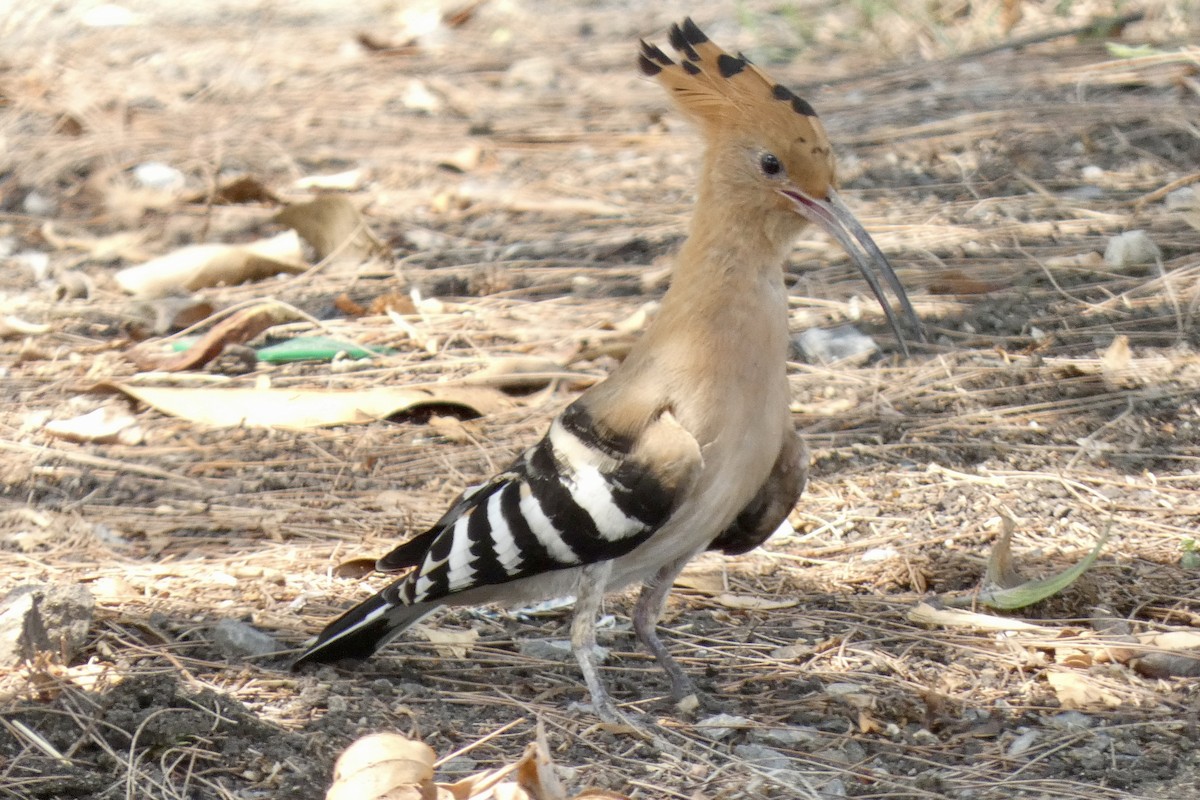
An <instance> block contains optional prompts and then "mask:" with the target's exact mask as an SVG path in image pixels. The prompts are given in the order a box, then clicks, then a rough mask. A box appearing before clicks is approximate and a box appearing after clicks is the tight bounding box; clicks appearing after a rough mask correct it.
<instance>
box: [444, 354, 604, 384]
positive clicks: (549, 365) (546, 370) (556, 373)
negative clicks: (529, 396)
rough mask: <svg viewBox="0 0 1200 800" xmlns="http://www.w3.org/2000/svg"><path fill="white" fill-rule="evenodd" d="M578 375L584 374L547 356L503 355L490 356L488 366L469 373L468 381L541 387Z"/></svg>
mask: <svg viewBox="0 0 1200 800" xmlns="http://www.w3.org/2000/svg"><path fill="white" fill-rule="evenodd" d="M575 377H582V376H580V375H578V374H577V373H575V372H573V371H571V370H568V369H566V368H565V367H563V366H562V365H561V364H559V363H558V362H557V361H552V360H550V359H548V358H539V357H537V356H501V357H498V358H492V359H489V361H488V363H487V366H485V367H484V368H483V369H481V370H479V371H478V372H473V373H471V374H470V375H468V376H467V377H466V378H465V381H466V382H467V383H469V384H471V385H473V386H495V387H496V388H498V389H540V388H542V387H544V386H547V385H549V384H550V382H551V381H552V380H558V379H561V378H575Z"/></svg>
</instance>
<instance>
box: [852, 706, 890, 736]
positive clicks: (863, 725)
mask: <svg viewBox="0 0 1200 800" xmlns="http://www.w3.org/2000/svg"><path fill="white" fill-rule="evenodd" d="M884 728H885V726H884V724H883V723H882V722H880V721H879V720H877V719H875V718H874V717H872V716H871V715H870V714H868V713H867V710H866V709H862V710H860V711H859V712H858V731H859V733H880V732H882V731H883V730H884Z"/></svg>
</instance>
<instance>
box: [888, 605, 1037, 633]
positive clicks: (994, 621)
mask: <svg viewBox="0 0 1200 800" xmlns="http://www.w3.org/2000/svg"><path fill="white" fill-rule="evenodd" d="M906 616H907V617H908V619H909V620H910V621H911V622H916V623H918V624H921V625H933V626H937V627H942V628H971V629H972V630H977V631H1034V632H1037V633H1048V634H1051V635H1053V634H1054V633H1056V631H1055V630H1054V629H1052V628H1046V627H1043V626H1041V625H1034V624H1033V623H1031V622H1025V621H1024V620H1019V619H1008V618H1007V617H998V616H996V615H995V614H979V613H976V612H974V611H966V610H964V609H961V608H934V607H933V606H931V605H929V604H928V603H918V604H917V607H916V608H914V609H913V610H912V611H909V612H908V614H907V615H906Z"/></svg>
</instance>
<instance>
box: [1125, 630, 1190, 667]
mask: <svg viewBox="0 0 1200 800" xmlns="http://www.w3.org/2000/svg"><path fill="white" fill-rule="evenodd" d="M1137 638H1138V641H1139V642H1140V643H1141V644H1142V645H1144V646H1146V647H1152V648H1156V650H1157V652H1155V651H1151V652H1139V653H1138V654H1137V658H1135V659H1133V660H1132V661H1131V662H1130V665H1131V666H1132V667H1133V668H1134V669H1135V670H1137V671H1138V672H1139V673H1140V674H1142V675H1145V676H1147V677H1151V678H1172V677H1174V678H1194V677H1197V676H1200V631H1167V632H1166V633H1144V634H1142V635H1140V636H1138V637H1137Z"/></svg>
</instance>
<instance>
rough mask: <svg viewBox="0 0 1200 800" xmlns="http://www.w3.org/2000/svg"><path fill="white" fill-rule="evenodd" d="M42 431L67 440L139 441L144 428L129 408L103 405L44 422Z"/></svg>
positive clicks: (131, 442) (101, 441) (119, 442)
mask: <svg viewBox="0 0 1200 800" xmlns="http://www.w3.org/2000/svg"><path fill="white" fill-rule="evenodd" d="M43 429H44V430H45V431H46V433H48V434H50V435H51V436H55V437H57V438H59V439H66V440H67V441H69V442H100V443H102V444H113V443H116V444H125V445H136V444H141V443H142V439H143V438H144V437H145V432H144V431H143V430H142V429H141V427H139V426H138V424H137V419H136V418H135V417H134V416H133V415H132V414H131V413H129V409H127V408H123V407H122V406H119V405H106V406H101V407H100V408H97V409H96V410H94V411H89V412H88V413H87V414H83V415H81V416H78V417H72V418H71V419H56V420H51V421H49V422H47V423H46V424H45V426H44V428H43Z"/></svg>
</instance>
